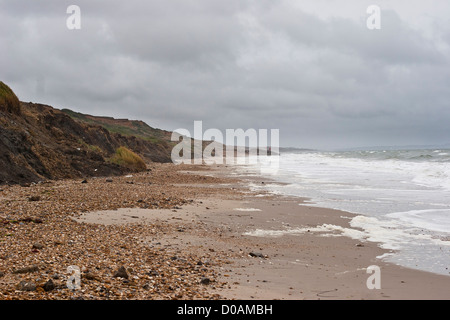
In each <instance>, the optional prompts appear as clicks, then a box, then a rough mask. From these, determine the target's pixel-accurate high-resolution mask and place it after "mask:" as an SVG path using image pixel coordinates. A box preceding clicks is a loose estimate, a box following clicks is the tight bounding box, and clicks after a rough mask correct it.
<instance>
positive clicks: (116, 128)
mask: <svg viewBox="0 0 450 320" xmlns="http://www.w3.org/2000/svg"><path fill="white" fill-rule="evenodd" d="M61 111H62V112H64V113H65V114H67V115H69V116H70V117H71V118H72V119H74V120H77V121H80V122H84V123H86V124H90V125H99V126H102V127H103V128H105V129H106V130H108V131H109V132H112V133H120V134H121V135H123V136H135V137H138V138H141V139H143V140H147V141H149V142H152V143H167V142H170V133H168V132H166V131H164V130H160V129H155V128H152V127H150V126H149V125H147V124H146V123H145V122H143V121H138V120H125V119H114V118H110V117H96V116H91V115H87V114H83V113H79V112H75V111H72V110H69V109H62V110H61Z"/></svg>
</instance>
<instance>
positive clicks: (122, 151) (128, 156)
mask: <svg viewBox="0 0 450 320" xmlns="http://www.w3.org/2000/svg"><path fill="white" fill-rule="evenodd" d="M110 160H111V162H112V163H115V164H118V165H120V166H126V167H128V168H131V169H135V170H138V171H142V170H145V169H147V165H146V164H145V162H144V160H142V158H141V157H140V156H138V155H137V154H136V153H134V152H133V151H131V150H130V149H127V148H125V147H119V148H118V149H117V150H116V154H115V155H114V156H113V157H112V158H111V159H110Z"/></svg>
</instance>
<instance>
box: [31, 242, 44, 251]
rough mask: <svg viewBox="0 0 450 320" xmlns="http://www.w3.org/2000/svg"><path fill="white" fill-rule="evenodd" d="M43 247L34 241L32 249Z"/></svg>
mask: <svg viewBox="0 0 450 320" xmlns="http://www.w3.org/2000/svg"><path fill="white" fill-rule="evenodd" d="M43 248H44V245H43V244H41V243H35V244H33V249H38V250H42V249H43Z"/></svg>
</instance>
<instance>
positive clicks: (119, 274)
mask: <svg viewBox="0 0 450 320" xmlns="http://www.w3.org/2000/svg"><path fill="white" fill-rule="evenodd" d="M113 277H114V278H118V277H120V278H124V279H128V273H127V270H126V269H125V267H124V266H122V267H120V268H119V269H118V270H117V271H116V272H115V273H114V275H113Z"/></svg>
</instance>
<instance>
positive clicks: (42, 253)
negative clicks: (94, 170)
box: [0, 164, 450, 300]
mask: <svg viewBox="0 0 450 320" xmlns="http://www.w3.org/2000/svg"><path fill="white" fill-rule="evenodd" d="M233 173H235V171H234V169H233V168H232V167H230V166H223V165H222V166H215V165H214V166H205V165H200V166H190V165H179V166H175V165H173V164H151V165H150V166H149V169H148V171H146V172H143V173H139V174H133V175H127V176H121V177H110V178H108V177H104V178H92V179H87V180H86V181H81V180H61V181H47V182H43V183H39V184H31V185H29V186H2V187H1V192H0V200H1V201H0V212H1V213H0V221H1V224H0V225H1V227H0V228H1V229H0V231H1V238H0V239H1V247H0V299H2V300H7V299H39V300H41V299H85V300H91V299H122V300H125V299H131V300H135V299H136V300H142V299H145V300H150V299H196V300H206V299H255V300H259V299H269V300H271V299H295V300H303V299H306V300H316V299H339V300H340V299H349V300H360V299H449V298H450V291H449V290H448V289H449V288H450V277H449V276H445V275H439V274H434V273H430V272H424V271H419V270H414V269H409V268H405V267H401V266H398V265H395V264H392V263H387V262H384V261H383V260H382V259H379V258H377V257H380V256H382V255H384V254H386V253H389V250H386V249H382V248H380V247H379V246H378V244H377V243H376V242H369V241H362V240H355V239H353V238H351V237H349V236H347V235H346V234H347V233H348V232H357V231H358V230H355V229H354V228H352V227H351V226H350V224H349V222H350V218H351V217H353V216H354V214H351V213H348V212H344V211H339V210H332V209H325V208H318V207H313V206H308V205H307V204H305V203H303V202H304V201H305V200H307V199H302V198H297V197H288V196H280V195H274V194H270V193H264V192H261V191H254V190H251V189H250V188H249V186H248V184H249V181H252V183H254V184H264V183H267V180H266V179H262V178H261V177H255V176H251V177H245V176H242V175H236V174H233ZM83 182H84V183H83ZM300 203H303V205H299V204H300ZM374 265H375V266H378V267H379V280H380V281H379V284H380V288H379V289H377V288H373V289H369V288H368V285H367V282H368V279H369V277H370V276H371V275H372V274H370V273H367V268H369V267H370V266H374ZM69 266H76V267H78V268H79V276H80V287H79V288H75V289H70V288H68V280H70V279H71V277H73V276H74V275H73V274H71V273H70V272H69V271H68V267H69ZM75 276H77V275H76V274H75Z"/></svg>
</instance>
